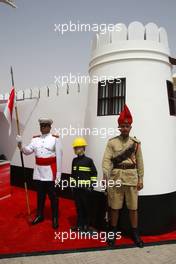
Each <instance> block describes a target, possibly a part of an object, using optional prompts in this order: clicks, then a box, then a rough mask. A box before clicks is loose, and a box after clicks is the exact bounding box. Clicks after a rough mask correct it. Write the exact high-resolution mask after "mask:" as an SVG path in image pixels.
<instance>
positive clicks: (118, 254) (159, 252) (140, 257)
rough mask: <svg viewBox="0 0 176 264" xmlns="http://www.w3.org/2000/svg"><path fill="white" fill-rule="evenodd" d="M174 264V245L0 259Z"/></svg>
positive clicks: (15, 263)
mask: <svg viewBox="0 0 176 264" xmlns="http://www.w3.org/2000/svg"><path fill="white" fill-rule="evenodd" d="M31 263H32V264H36V263H37V264H40V263H41V264H46V263H47V264H58V263H59V264H117V263H120V264H157V263H158V264H176V244H172V245H162V246H152V247H145V248H143V249H138V248H131V249H117V250H106V251H96V252H85V253H69V254H57V255H47V256H38V257H21V258H13V259H11V258H9V259H0V264H31Z"/></svg>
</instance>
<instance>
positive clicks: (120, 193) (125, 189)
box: [108, 185, 138, 210]
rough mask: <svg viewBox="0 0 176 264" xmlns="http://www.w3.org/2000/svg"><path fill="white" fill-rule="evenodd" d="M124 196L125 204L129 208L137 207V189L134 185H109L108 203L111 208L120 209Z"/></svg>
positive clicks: (134, 208) (135, 208)
mask: <svg viewBox="0 0 176 264" xmlns="http://www.w3.org/2000/svg"><path fill="white" fill-rule="evenodd" d="M124 198H125V201H126V206H127V208H128V209H130V210H137V208H138V190H137V187H136V186H126V185H122V186H121V187H116V186H114V187H109V188H108V204H109V206H110V207H111V208H112V209H121V208H122V207H123V203H124Z"/></svg>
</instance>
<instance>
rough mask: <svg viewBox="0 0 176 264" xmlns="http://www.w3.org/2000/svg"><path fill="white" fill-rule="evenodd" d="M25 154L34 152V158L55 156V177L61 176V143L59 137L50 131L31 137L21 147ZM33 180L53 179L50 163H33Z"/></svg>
mask: <svg viewBox="0 0 176 264" xmlns="http://www.w3.org/2000/svg"><path fill="white" fill-rule="evenodd" d="M22 151H23V153H24V154H25V155H30V154H32V153H34V154H35V157H36V158H53V157H56V167H57V169H56V177H61V170H62V154H63V153H62V144H61V140H60V138H59V137H57V136H55V135H52V134H51V133H49V134H46V135H39V136H35V137H33V138H32V140H31V143H30V144H29V145H27V146H24V147H23V148H22ZM33 179H34V180H40V181H53V180H55V179H54V176H53V171H52V169H51V166H50V165H47V166H46V165H45V166H42V165H37V164H35V167H34V173H33Z"/></svg>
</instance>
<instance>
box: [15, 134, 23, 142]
mask: <svg viewBox="0 0 176 264" xmlns="http://www.w3.org/2000/svg"><path fill="white" fill-rule="evenodd" d="M16 141H17V143H22V137H21V136H20V135H17V136H16Z"/></svg>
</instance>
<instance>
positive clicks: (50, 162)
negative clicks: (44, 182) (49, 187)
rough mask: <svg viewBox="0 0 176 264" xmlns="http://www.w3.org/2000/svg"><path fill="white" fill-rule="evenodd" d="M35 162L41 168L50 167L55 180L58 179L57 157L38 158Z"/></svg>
mask: <svg viewBox="0 0 176 264" xmlns="http://www.w3.org/2000/svg"><path fill="white" fill-rule="evenodd" d="M35 161H36V164H37V165H40V166H50V167H51V170H52V173H53V180H55V179H56V172H57V164H56V157H50V158H38V157H35Z"/></svg>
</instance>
